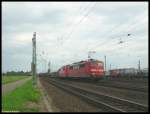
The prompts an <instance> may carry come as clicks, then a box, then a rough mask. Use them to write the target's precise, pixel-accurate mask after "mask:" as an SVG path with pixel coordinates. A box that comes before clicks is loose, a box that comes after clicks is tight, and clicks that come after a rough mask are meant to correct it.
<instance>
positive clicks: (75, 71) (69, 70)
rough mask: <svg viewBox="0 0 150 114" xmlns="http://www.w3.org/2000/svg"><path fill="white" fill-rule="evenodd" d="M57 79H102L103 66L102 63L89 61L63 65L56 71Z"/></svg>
mask: <svg viewBox="0 0 150 114" xmlns="http://www.w3.org/2000/svg"><path fill="white" fill-rule="evenodd" d="M58 76H59V77H77V78H87V77H91V78H102V77H103V76H104V64H103V62H102V61H98V60H94V59H89V60H87V61H80V62H76V63H73V64H70V65H65V66H63V67H61V68H60V69H59V70H58Z"/></svg>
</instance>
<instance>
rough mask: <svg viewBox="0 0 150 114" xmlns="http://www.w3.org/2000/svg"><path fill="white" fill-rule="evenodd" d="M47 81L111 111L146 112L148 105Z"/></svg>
mask: <svg viewBox="0 0 150 114" xmlns="http://www.w3.org/2000/svg"><path fill="white" fill-rule="evenodd" d="M45 81H48V82H49V83H50V84H52V85H54V86H56V87H58V88H61V89H63V90H65V91H67V92H69V93H72V94H74V95H77V96H79V97H81V98H82V99H84V100H86V102H89V103H90V104H93V105H95V106H96V107H99V108H103V109H104V110H105V111H109V112H145V111H148V106H146V105H143V104H139V103H136V102H133V101H129V100H125V99H120V98H118V97H114V96H110V95H106V94H102V93H98V92H95V91H91V90H88V89H85V88H82V87H79V86H77V85H73V84H67V83H64V82H62V81H61V82H60V81H58V80H55V79H50V78H46V77H45Z"/></svg>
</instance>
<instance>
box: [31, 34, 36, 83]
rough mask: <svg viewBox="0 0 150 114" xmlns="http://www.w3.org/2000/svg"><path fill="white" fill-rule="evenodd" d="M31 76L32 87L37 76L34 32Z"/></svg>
mask: <svg viewBox="0 0 150 114" xmlns="http://www.w3.org/2000/svg"><path fill="white" fill-rule="evenodd" d="M32 46H33V47H32V49H33V50H32V76H33V85H34V86H36V84H37V76H36V32H34V34H33V38H32Z"/></svg>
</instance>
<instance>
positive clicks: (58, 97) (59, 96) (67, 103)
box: [40, 77, 104, 112]
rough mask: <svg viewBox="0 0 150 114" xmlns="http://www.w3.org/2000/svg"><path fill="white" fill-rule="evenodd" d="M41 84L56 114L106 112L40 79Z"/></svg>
mask: <svg viewBox="0 0 150 114" xmlns="http://www.w3.org/2000/svg"><path fill="white" fill-rule="evenodd" d="M40 81H41V84H42V85H43V87H44V88H45V90H46V91H47V93H48V95H49V97H50V98H51V103H52V108H53V107H55V109H56V110H55V109H54V108H53V111H54V112H104V110H102V109H99V108H96V107H94V106H93V105H90V104H88V103H86V102H85V101H84V100H82V99H80V98H78V97H77V96H74V95H71V94H69V93H67V92H65V91H63V90H61V89H59V88H57V87H55V86H53V85H51V84H50V83H48V81H47V80H46V79H44V78H42V77H40Z"/></svg>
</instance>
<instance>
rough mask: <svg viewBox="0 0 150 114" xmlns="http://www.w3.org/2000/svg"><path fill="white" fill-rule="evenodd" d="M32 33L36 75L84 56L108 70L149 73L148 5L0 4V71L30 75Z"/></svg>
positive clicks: (82, 3) (90, 3) (118, 3)
mask: <svg viewBox="0 0 150 114" xmlns="http://www.w3.org/2000/svg"><path fill="white" fill-rule="evenodd" d="M34 32H36V45H37V51H36V53H37V70H38V72H46V71H47V69H48V62H50V63H51V65H50V67H51V71H56V70H58V69H59V68H60V67H62V66H63V65H66V64H71V63H73V62H78V61H81V60H87V59H88V52H89V51H95V53H92V54H91V58H93V59H98V60H100V61H104V56H106V69H107V70H109V69H110V66H111V69H115V68H131V67H132V68H138V61H139V60H140V63H141V68H148V2H2V72H7V71H12V70H14V71H30V70H31V61H32V38H33V33H34ZM128 34H131V35H129V36H128ZM120 41H122V42H123V43H119V42H120ZM110 64H111V65H110Z"/></svg>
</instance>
